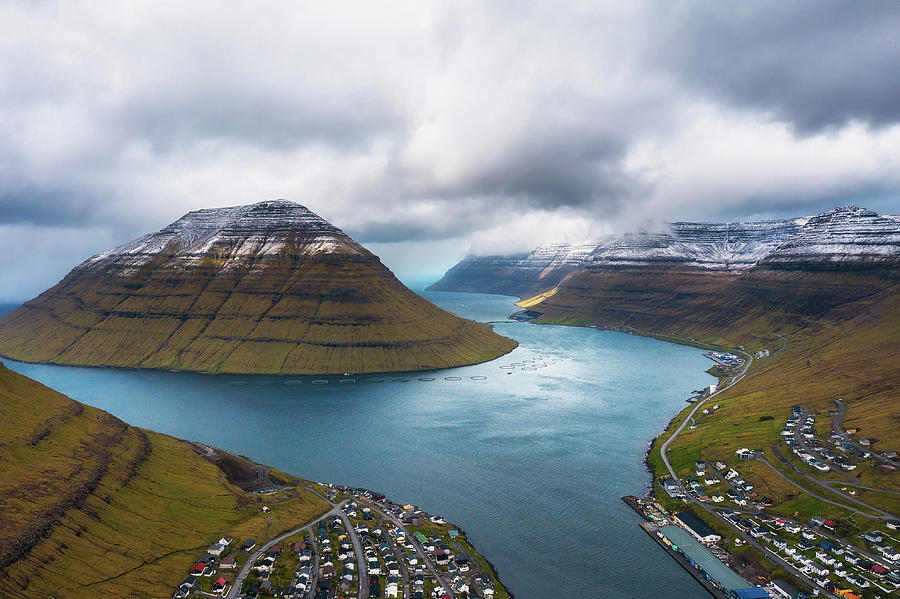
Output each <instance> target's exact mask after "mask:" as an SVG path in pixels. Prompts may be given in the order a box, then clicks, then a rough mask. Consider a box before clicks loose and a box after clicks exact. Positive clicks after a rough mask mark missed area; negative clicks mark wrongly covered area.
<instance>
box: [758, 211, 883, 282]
mask: <svg viewBox="0 0 900 599" xmlns="http://www.w3.org/2000/svg"><path fill="white" fill-rule="evenodd" d="M898 259H900V216H894V215H885V216H879V215H878V214H876V213H875V212H872V211H871V210H866V209H865V208H858V207H856V206H843V207H840V208H835V209H833V210H829V211H828V212H825V213H823V214H819V215H818V216H814V217H812V218H811V219H809V221H808V222H807V223H806V224H805V225H804V226H803V227H801V228H800V230H799V231H797V233H796V234H795V235H793V236H791V238H790V239H788V240H786V241H785V242H784V243H782V244H781V245H779V246H778V247H777V248H776V249H775V250H774V251H773V252H771V253H770V254H768V255H766V256H765V257H764V258H763V259H762V260H761V261H760V265H761V266H766V267H769V268H803V269H835V268H837V269H841V268H859V267H861V266H868V267H878V266H883V265H886V264H891V263H895V262H897V260H898Z"/></svg>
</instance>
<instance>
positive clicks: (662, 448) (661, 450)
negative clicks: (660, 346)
mask: <svg viewBox="0 0 900 599" xmlns="http://www.w3.org/2000/svg"><path fill="white" fill-rule="evenodd" d="M627 328H629V329H631V330H633V331H636V332H639V333H646V331H638V329H633V328H631V327H627ZM772 334H773V335H775V336H776V337H778V338H779V339H781V348H780V349H779V350H778V351H776V352H775V353H774V354H772V355H771V356H770V357H769V359H768V360H766V364H769V363H771V362H772V360H774V359H775V358H776V357H778V356H779V355H781V353H782V352H784V350H785V348H787V338H786V337H784V336H783V335H779V334H778V333H772ZM662 337H667V338H669V339H676V340H678V341H685V342H687V343H696V342H695V341H694V340H693V339H685V338H684V337H675V336H673V335H662ZM709 347H719V346H715V345H709ZM720 349H724V350H726V351H737V352H738V353H741V354H744V355H745V356H747V363H746V364H744V368H743V370H741V373H740V374H739V375H737V376H736V377H734V378H732V379H731V382H730V383H728V384H727V385H725V386H724V387H722V388H721V389H717V390H716V392H715V393H711V394H710V395H709V396H708V397H707V398H706V399H703V400H700V401H698V402H697V403H696V404H694V409H692V410H691V411H690V413H688V415H687V417H685V419H684V421H682V423H681V426H679V427H678V428H677V429H676V430H675V432H673V433H672V434H671V435H670V436H669V438H668V439H666V440H665V441H664V442H663V444H662V445H661V446H660V448H659V455H660V457H661V458H662V461H663V464H665V465H666V470H668V471H669V475H670V477H671V478H672V480H673V481H675V483H676V484H677V485H678V488H679V489H680V490H681V492H682V493H683V494H684V495H685V496H687V497H690V496H689V495H688V494H687V491H686V490H685V488H684V485H682V484H681V479H680V478H679V477H678V475H677V474H676V473H675V469H674V468H672V464H670V463H669V458H668V456H667V455H666V453H667V452H668V450H669V445H670V444H671V443H672V441H674V440H675V438H676V437H677V436H678V435H679V434H680V433H681V431H683V430H684V429H685V427H686V426H687V425H688V422H691V421H692V420H693V418H694V414H696V413H697V410H699V409H700V408H701V407H702V406H703V404H705V403H706V402H708V401H709V400H710V399H712V398H713V397H715V396H717V395H719V394H720V393H722V392H723V391H726V390H728V389H731V388H732V387H734V386H735V385H737V384H738V383H739V382H740V381H742V380H743V379H744V377H745V376H747V375H748V374H750V372H751V366H752V365H753V356H751V355H750V354H748V353H747V352H745V351H743V350H728V349H727V348H722V347H720Z"/></svg>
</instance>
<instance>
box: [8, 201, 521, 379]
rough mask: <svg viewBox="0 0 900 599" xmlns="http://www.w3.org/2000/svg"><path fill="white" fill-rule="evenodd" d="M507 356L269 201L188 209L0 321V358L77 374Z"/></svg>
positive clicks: (495, 343)
mask: <svg viewBox="0 0 900 599" xmlns="http://www.w3.org/2000/svg"><path fill="white" fill-rule="evenodd" d="M513 347H515V342H514V341H512V340H510V339H506V338H505V337H501V336H499V335H497V334H495V333H494V332H493V331H492V330H491V328H490V327H489V326H487V325H484V324H479V323H475V322H472V321H469V320H464V319H461V318H458V317H457V316H455V315H453V314H450V313H449V312H445V311H444V310H441V309H440V308H438V307H437V306H435V305H433V304H431V303H429V302H427V301H426V300H424V299H422V298H421V297H420V296H418V295H416V294H415V293H413V292H412V291H410V290H409V289H407V288H406V287H404V286H403V285H402V284H401V283H400V282H399V281H398V280H397V279H396V278H395V277H394V275H393V274H392V273H391V272H390V270H388V269H387V268H386V267H385V266H384V265H383V264H382V263H381V261H380V260H379V259H378V257H377V256H375V255H374V254H372V253H371V252H369V251H368V250H367V249H365V248H364V247H363V246H361V245H360V244H358V243H356V242H355V241H354V240H352V239H351V238H350V237H349V236H347V235H346V234H345V233H344V232H343V231H341V230H340V229H338V228H337V227H335V226H333V225H331V224H330V223H328V222H326V221H325V220H323V219H322V218H320V217H318V216H317V215H315V214H313V213H312V212H310V211H309V210H307V209H306V208H305V207H303V206H300V205H299V204H295V203H292V202H287V201H282V200H278V201H269V202H261V203H258V204H253V205H248V206H236V207H231V208H219V209H209V210H198V211H195V212H190V213H188V214H186V215H185V216H184V217H182V218H181V219H179V220H177V221H176V222H174V223H172V224H171V225H169V226H167V227H165V228H163V229H162V230H160V231H158V232H156V233H151V234H149V235H145V236H144V237H141V238H140V239H136V240H134V241H132V242H130V243H126V244H125V245H122V246H120V247H117V248H115V249H112V250H109V251H107V252H103V253H101V254H98V255H96V256H94V257H92V258H90V259H88V260H86V261H85V262H83V263H81V264H79V265H78V266H76V267H75V268H74V269H73V270H72V272H70V273H69V274H68V275H67V276H66V277H65V278H64V279H63V280H62V281H61V282H60V283H59V284H57V285H56V286H54V287H53V288H51V289H49V290H47V291H45V292H44V293H42V294H41V295H40V296H38V297H37V298H35V299H33V300H31V301H29V302H26V303H25V305H24V306H22V307H21V308H19V309H17V310H15V311H13V312H12V313H10V314H8V315H6V316H5V317H3V318H2V319H0V354H2V355H4V356H7V357H9V358H12V359H15V360H22V361H30V362H52V363H57V364H78V365H91V366H119V367H134V368H164V369H177V370H196V371H205V372H231V373H281V374H304V373H307V374H322V373H342V372H382V371H403V370H424V369H434V368H443V367H450V366H458V365H463V364H472V363H476V362H481V361H485V360H489V359H493V358H495V357H497V356H499V355H502V354H504V353H506V352H508V351H510V350H511V349H512V348H513Z"/></svg>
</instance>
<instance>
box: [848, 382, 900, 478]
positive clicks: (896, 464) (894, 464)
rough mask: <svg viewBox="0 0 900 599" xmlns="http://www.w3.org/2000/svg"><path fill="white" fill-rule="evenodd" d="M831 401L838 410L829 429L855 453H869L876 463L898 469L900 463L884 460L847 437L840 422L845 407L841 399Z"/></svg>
mask: <svg viewBox="0 0 900 599" xmlns="http://www.w3.org/2000/svg"><path fill="white" fill-rule="evenodd" d="M832 401H834V403H835V404H837V408H838V409H837V411H836V412H835V414H834V419H833V420H832V422H831V428H832V429H834V432H835V433H837V434H839V435H841V437H842V439H843V440H844V441H846V442H847V443H849V444H850V445H852V446H853V447H855V448H856V450H857V451H867V452H869V453H870V454H871V455H872V459H874V460H875V461H876V462H878V463H880V464H887V465H890V466H893V467H894V468H900V462H897V460H892V459H890V458H886V457H884V456H883V455H881V454H878V453H875V452H874V451H872V450H871V449H869V448H868V447H863V446H862V445H860V444H859V443H855V442H854V441H853V440H851V439H850V435H848V434H847V432H846V431H845V430H844V428H843V423H842V421H843V419H844V412H845V411H846V410H847V406H845V405H844V400H843V399H834V400H832Z"/></svg>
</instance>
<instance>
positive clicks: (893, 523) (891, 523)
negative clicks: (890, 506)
mask: <svg viewBox="0 0 900 599" xmlns="http://www.w3.org/2000/svg"><path fill="white" fill-rule="evenodd" d="M884 524H885V526H887V527H888V528H890V529H891V530H897V529H898V528H900V520H888V521H887V522H885V523H884Z"/></svg>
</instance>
